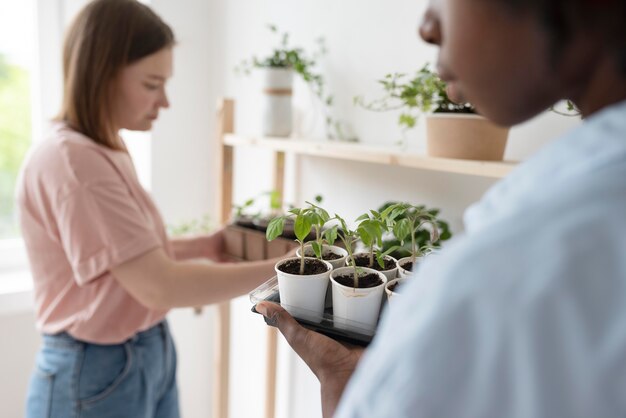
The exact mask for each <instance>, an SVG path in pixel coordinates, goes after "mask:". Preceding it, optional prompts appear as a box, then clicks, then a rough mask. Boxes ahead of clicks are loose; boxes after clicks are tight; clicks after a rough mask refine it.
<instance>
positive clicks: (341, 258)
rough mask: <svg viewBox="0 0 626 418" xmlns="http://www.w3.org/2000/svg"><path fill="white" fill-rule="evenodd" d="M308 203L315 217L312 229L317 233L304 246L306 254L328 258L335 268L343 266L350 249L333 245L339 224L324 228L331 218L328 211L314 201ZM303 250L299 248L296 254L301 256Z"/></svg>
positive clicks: (307, 255)
mask: <svg viewBox="0 0 626 418" xmlns="http://www.w3.org/2000/svg"><path fill="white" fill-rule="evenodd" d="M320 200H321V199H320ZM306 203H307V204H308V205H309V208H308V210H309V211H310V212H311V214H312V217H313V224H312V229H313V231H314V233H315V239H314V240H312V241H311V242H310V243H309V244H307V245H305V246H304V255H305V256H306V257H316V258H320V259H322V260H326V261H328V262H329V263H330V264H331V265H332V266H333V268H339V267H343V266H344V265H345V263H346V258H347V257H348V251H346V250H345V249H344V248H341V247H338V246H336V245H333V244H334V243H335V241H336V240H337V225H333V226H332V227H330V228H326V229H324V226H325V225H326V223H327V222H328V221H329V220H330V215H329V214H328V212H327V211H326V210H325V209H323V208H322V207H320V206H318V205H315V204H314V203H311V202H306ZM301 252H302V250H301V249H300V248H298V249H297V250H296V255H297V256H301V255H302V253H301Z"/></svg>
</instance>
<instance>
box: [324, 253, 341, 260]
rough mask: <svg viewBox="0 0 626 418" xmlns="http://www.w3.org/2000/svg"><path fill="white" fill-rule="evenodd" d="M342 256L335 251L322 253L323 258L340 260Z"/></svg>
mask: <svg viewBox="0 0 626 418" xmlns="http://www.w3.org/2000/svg"><path fill="white" fill-rule="evenodd" d="M340 258H341V256H340V255H339V254H335V253H326V254H322V260H339V259H340Z"/></svg>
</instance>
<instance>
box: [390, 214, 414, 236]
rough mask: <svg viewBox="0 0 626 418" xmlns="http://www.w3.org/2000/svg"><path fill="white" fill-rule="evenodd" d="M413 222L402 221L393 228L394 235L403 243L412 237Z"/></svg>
mask: <svg viewBox="0 0 626 418" xmlns="http://www.w3.org/2000/svg"><path fill="white" fill-rule="evenodd" d="M411 232H412V228H411V221H409V220H408V219H406V218H404V219H400V220H399V221H398V222H396V224H395V225H394V227H393V234H394V235H395V236H396V238H398V239H399V240H400V241H401V242H403V241H404V240H405V239H406V238H407V237H409V236H410V235H411Z"/></svg>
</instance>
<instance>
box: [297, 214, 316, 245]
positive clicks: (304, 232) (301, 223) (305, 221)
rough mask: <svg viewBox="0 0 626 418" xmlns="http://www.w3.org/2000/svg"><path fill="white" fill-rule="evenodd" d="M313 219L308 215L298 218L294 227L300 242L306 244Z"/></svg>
mask: <svg viewBox="0 0 626 418" xmlns="http://www.w3.org/2000/svg"><path fill="white" fill-rule="evenodd" d="M311 225H312V222H311V217H310V216H307V215H302V214H301V215H299V216H297V217H296V222H295V225H294V232H295V234H296V238H298V241H300V242H304V240H305V239H306V237H307V236H308V235H309V233H310V232H311Z"/></svg>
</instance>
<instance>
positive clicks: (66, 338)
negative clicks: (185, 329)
mask: <svg viewBox="0 0 626 418" xmlns="http://www.w3.org/2000/svg"><path fill="white" fill-rule="evenodd" d="M168 333H169V326H168V325H167V321H165V320H163V321H161V322H159V323H158V324H156V325H153V326H152V327H150V328H148V329H147V330H145V331H140V332H138V333H137V334H135V335H133V336H132V337H130V338H129V339H128V340H126V341H124V342H122V343H119V344H97V343H90V342H87V341H81V340H78V339H76V338H74V337H72V336H71V335H70V334H68V333H67V332H60V333H58V334H43V344H44V345H45V346H46V345H47V346H56V347H59V346H64V347H69V348H71V347H79V346H82V345H84V344H94V345H120V344H126V343H128V342H140V341H145V340H147V339H149V338H152V337H159V336H165V335H167V334H168Z"/></svg>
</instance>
